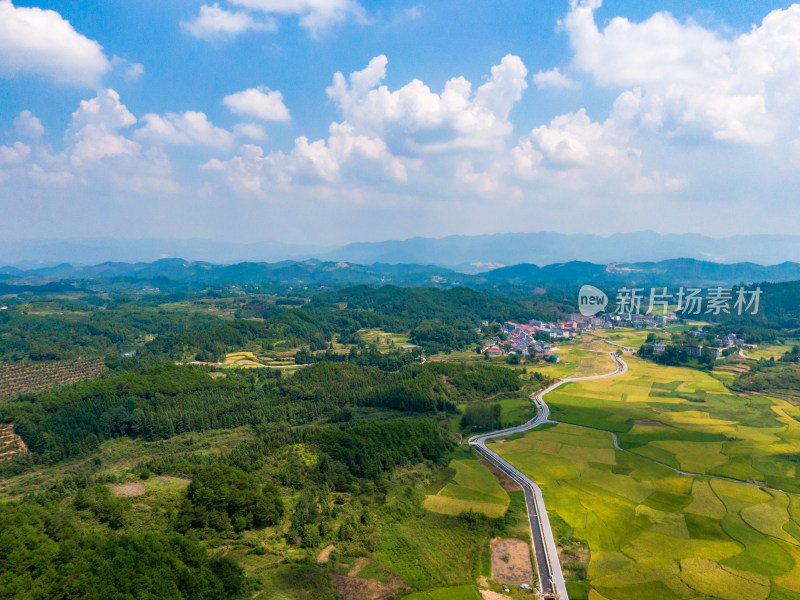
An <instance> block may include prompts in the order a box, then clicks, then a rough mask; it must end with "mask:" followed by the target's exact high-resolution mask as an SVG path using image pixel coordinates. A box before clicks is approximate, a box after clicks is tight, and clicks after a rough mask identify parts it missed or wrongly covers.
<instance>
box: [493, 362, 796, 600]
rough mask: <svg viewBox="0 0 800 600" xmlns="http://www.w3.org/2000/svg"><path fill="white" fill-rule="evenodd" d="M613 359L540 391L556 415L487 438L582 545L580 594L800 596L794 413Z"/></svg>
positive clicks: (692, 373)
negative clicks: (617, 369)
mask: <svg viewBox="0 0 800 600" xmlns="http://www.w3.org/2000/svg"><path fill="white" fill-rule="evenodd" d="M626 360H627V361H628V365H629V371H628V373H626V374H625V375H622V376H620V377H616V378H613V379H605V380H594V381H587V382H582V383H570V384H567V385H564V386H562V387H561V388H558V389H557V390H555V391H554V392H552V393H551V394H548V396H547V398H546V401H547V403H548V404H549V405H550V408H551V418H553V419H555V420H557V421H560V422H561V424H559V425H557V426H554V427H550V428H548V429H544V430H534V431H532V432H530V433H528V434H526V435H524V436H522V437H520V438H517V439H512V440H509V441H507V442H506V443H504V444H498V445H497V446H495V447H494V449H495V451H496V452H498V453H499V454H501V455H502V456H503V457H504V458H506V459H507V460H509V461H510V462H511V463H512V464H514V465H515V466H517V467H518V468H520V469H521V470H523V471H524V472H525V473H526V474H527V475H529V476H530V477H531V478H532V479H533V480H534V481H536V482H538V483H539V484H540V485H541V487H542V488H543V491H544V495H545V498H546V501H547V506H548V509H549V510H550V512H551V513H557V514H558V516H559V517H560V518H561V519H563V520H564V521H565V522H566V523H567V524H568V525H569V526H570V527H571V528H572V529H574V535H575V537H576V538H579V539H583V540H585V541H586V542H587V543H588V546H589V550H590V553H591V555H590V560H589V567H588V577H587V578H588V582H589V584H590V585H591V586H592V588H593V589H592V591H591V594H590V598H591V599H592V600H628V599H631V600H632V599H634V598H646V599H647V600H660V599H666V600H673V599H674V600H678V599H680V600H689V599H700V598H703V599H710V598H714V599H722V600H739V599H744V598H748V599H750V598H753V599H758V600H767V599H769V600H783V599H787V600H788V599H789V598H798V597H800V496H798V495H797V494H798V493H800V479H798V475H800V473H798V470H797V467H798V464H800V410H799V409H798V408H797V407H796V406H794V405H792V404H790V403H788V402H786V401H784V400H780V399H775V398H768V397H764V396H739V395H735V394H733V393H731V392H730V391H728V390H727V389H726V388H725V387H724V386H723V384H722V383H721V382H720V381H718V380H717V379H714V378H713V377H711V376H710V375H708V374H707V373H704V372H700V371H696V370H690V369H683V368H672V367H662V366H659V365H655V364H652V363H647V362H644V361H641V360H638V359H635V358H633V359H626ZM612 434H613V435H616V436H617V438H618V441H619V448H617V447H615V443H614V437H613V436H612ZM681 471H682V472H683V473H682V472H681ZM781 490H785V491H781Z"/></svg>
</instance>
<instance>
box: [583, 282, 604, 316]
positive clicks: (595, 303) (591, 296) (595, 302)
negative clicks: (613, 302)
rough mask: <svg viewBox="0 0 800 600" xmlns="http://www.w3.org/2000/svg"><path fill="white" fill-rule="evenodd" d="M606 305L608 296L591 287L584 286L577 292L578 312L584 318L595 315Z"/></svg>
mask: <svg viewBox="0 0 800 600" xmlns="http://www.w3.org/2000/svg"><path fill="white" fill-rule="evenodd" d="M607 305H608V296H606V294H605V292H603V290H600V289H597V288H596V287H594V286H593V285H584V286H583V287H581V290H580V291H579V292H578V310H580V311H581V314H582V315H584V316H585V317H591V316H593V315H596V314H597V313H599V312H600V311H601V310H603V309H604V308H605V307H606V306H607Z"/></svg>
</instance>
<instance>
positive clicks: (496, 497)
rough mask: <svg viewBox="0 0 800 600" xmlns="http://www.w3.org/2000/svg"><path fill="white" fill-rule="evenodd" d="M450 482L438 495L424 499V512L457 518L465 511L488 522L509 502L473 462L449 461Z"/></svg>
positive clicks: (488, 475)
mask: <svg viewBox="0 0 800 600" xmlns="http://www.w3.org/2000/svg"><path fill="white" fill-rule="evenodd" d="M450 468H451V469H453V470H454V471H455V475H454V476H453V479H452V480H451V481H450V482H449V483H447V485H445V486H444V487H443V488H442V489H441V490H440V491H439V493H438V494H435V495H429V496H426V497H425V504H424V506H425V508H427V509H428V510H431V511H433V512H437V513H441V514H445V515H453V516H456V515H460V514H461V513H463V512H466V511H468V510H473V511H475V512H481V513H483V514H485V515H486V516H487V517H489V518H497V517H501V516H503V515H504V514H505V512H506V509H508V504H509V502H510V500H509V497H508V494H507V493H506V491H505V490H504V489H503V488H502V487H500V484H499V483H498V482H497V479H496V478H495V476H494V475H492V473H491V472H490V471H489V469H487V468H486V467H484V466H483V465H482V464H481V463H480V462H478V461H477V460H475V459H463V460H452V461H450Z"/></svg>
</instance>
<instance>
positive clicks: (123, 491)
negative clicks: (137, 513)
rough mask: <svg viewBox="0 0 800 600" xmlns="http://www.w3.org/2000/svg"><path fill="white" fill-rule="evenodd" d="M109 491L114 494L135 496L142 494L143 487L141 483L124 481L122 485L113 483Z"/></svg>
mask: <svg viewBox="0 0 800 600" xmlns="http://www.w3.org/2000/svg"><path fill="white" fill-rule="evenodd" d="M111 493H112V494H114V495H115V496H125V497H126V498H135V497H136V496H143V495H144V493H145V487H144V484H143V483H139V482H136V483H126V484H124V485H115V486H114V487H112V488H111Z"/></svg>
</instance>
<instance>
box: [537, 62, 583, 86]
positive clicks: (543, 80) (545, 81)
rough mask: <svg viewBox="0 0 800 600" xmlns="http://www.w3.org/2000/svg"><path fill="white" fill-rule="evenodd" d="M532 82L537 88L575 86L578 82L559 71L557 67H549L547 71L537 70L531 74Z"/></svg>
mask: <svg viewBox="0 0 800 600" xmlns="http://www.w3.org/2000/svg"><path fill="white" fill-rule="evenodd" d="M533 83H534V84H535V85H536V88H537V89H540V90H543V89H546V88H576V87H578V82H577V81H574V80H572V79H570V78H569V76H568V75H565V74H564V73H562V72H561V71H559V69H558V67H556V68H555V69H550V70H549V71H539V72H538V73H536V74H534V76H533Z"/></svg>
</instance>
